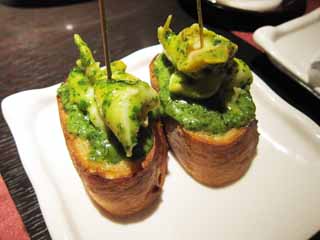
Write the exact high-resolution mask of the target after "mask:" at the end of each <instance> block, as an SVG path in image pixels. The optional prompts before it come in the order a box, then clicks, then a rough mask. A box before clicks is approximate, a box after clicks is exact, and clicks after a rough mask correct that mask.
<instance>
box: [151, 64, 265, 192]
mask: <svg viewBox="0 0 320 240" xmlns="http://www.w3.org/2000/svg"><path fill="white" fill-rule="evenodd" d="M154 61H155V58H154V59H153V61H152V62H151V64H150V78H151V86H152V87H153V88H154V89H155V90H157V91H159V83H158V79H157V77H156V75H155V74H154V65H153V62H154ZM163 123H164V127H165V131H166V135H167V140H168V143H169V145H170V148H171V149H172V151H173V153H174V155H175V157H176V159H177V160H178V162H179V163H180V164H181V165H182V167H183V168H184V169H185V170H186V171H187V172H188V173H189V174H190V175H191V176H192V177H193V178H194V179H196V180H197V181H199V182H200V183H202V184H205V185H207V186H211V187H222V186H225V185H228V184H231V183H233V182H235V181H236V180H238V179H240V178H241V177H242V176H243V175H244V174H245V173H246V171H247V170H248V169H249V167H250V164H251V162H252V159H253V157H254V156H255V153H256V147H257V144H258V137H259V134H258V131H257V121H256V120H252V121H251V122H250V123H249V124H248V125H247V126H246V127H242V128H239V129H236V128H233V129H231V130H229V131H228V132H226V133H225V134H223V135H215V136H212V135H207V134H205V133H203V132H195V131H189V130H187V129H185V128H183V127H182V126H181V125H180V124H179V123H178V122H176V121H175V120H173V119H172V118H169V117H167V118H165V119H164V120H163Z"/></svg>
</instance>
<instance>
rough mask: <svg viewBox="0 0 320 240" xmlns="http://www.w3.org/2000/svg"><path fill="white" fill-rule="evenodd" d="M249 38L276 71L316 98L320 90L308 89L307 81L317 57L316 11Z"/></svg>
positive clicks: (319, 22)
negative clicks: (266, 56)
mask: <svg viewBox="0 0 320 240" xmlns="http://www.w3.org/2000/svg"><path fill="white" fill-rule="evenodd" d="M253 38H254V41H255V42H256V43H257V44H258V45H259V46H260V47H262V48H263V49H264V50H265V51H266V54H267V55H268V56H269V58H270V60H271V62H273V63H274V64H275V66H276V67H278V68H279V69H280V70H282V71H284V72H285V73H287V74H288V75H289V76H291V77H292V78H293V79H294V80H296V81H298V83H300V84H301V85H302V86H303V87H305V88H306V89H308V90H309V91H310V92H311V93H313V94H314V95H315V96H317V97H318V98H320V87H313V86H311V85H310V83H309V77H308V71H309V68H310V66H311V64H312V62H313V61H315V59H317V58H319V57H320V8H317V9H316V10H314V11H312V12H311V13H308V14H306V15H304V16H302V17H299V18H296V19H294V20H291V21H289V22H286V23H283V24H281V25H279V26H276V27H272V26H265V27H261V28H259V29H257V30H256V31H255V32H254V34H253Z"/></svg>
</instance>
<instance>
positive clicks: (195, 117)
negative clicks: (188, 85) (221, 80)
mask: <svg viewBox="0 0 320 240" xmlns="http://www.w3.org/2000/svg"><path fill="white" fill-rule="evenodd" d="M173 72H174V67H173V65H172V64H171V63H170V62H169V60H168V59H167V58H166V56H165V55H164V54H161V55H159V56H158V57H157V59H156V60H155V62H154V73H155V75H156V76H157V79H158V81H159V86H160V93H159V95H160V101H161V107H162V109H161V110H162V114H163V115H165V116H168V117H171V118H173V119H175V120H176V121H177V122H179V123H180V124H181V125H182V126H183V127H184V128H186V129H189V130H192V131H202V132H205V133H207V134H212V135H213V134H223V133H225V132H227V131H228V130H230V129H231V128H240V127H243V126H246V125H247V124H248V123H249V122H250V121H251V120H252V119H254V118H255V105H254V102H253V100H252V97H251V95H250V92H249V90H248V89H247V88H243V89H242V88H238V89H237V90H236V91H234V90H227V88H225V90H224V89H223V88H222V90H220V92H219V93H218V94H216V95H214V96H213V97H211V98H209V99H206V100H201V101H195V100H192V99H186V98H178V97H175V96H172V95H171V94H170V92H169V90H168V85H169V79H170V76H171V74H173Z"/></svg>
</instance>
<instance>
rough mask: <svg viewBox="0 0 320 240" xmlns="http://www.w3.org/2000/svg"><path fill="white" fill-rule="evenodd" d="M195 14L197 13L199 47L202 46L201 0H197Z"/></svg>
mask: <svg viewBox="0 0 320 240" xmlns="http://www.w3.org/2000/svg"><path fill="white" fill-rule="evenodd" d="M197 14H198V23H199V35H200V48H202V47H203V18H202V6H201V0H197Z"/></svg>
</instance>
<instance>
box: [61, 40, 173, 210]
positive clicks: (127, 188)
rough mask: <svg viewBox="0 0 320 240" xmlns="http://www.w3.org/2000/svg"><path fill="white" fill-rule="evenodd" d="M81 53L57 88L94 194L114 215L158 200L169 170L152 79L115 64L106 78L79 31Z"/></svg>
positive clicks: (67, 130) (65, 124) (70, 139)
mask: <svg viewBox="0 0 320 240" xmlns="http://www.w3.org/2000/svg"><path fill="white" fill-rule="evenodd" d="M74 39H75V44H76V45H77V47H78V49H79V51H80V59H78V60H77V62H76V67H74V68H73V69H72V71H71V72H70V74H69V76H68V78H67V80H66V81H65V82H64V83H63V84H62V85H61V86H60V87H59V89H58V96H57V101H58V106H59V115H60V121H61V126H62V129H63V133H64V136H65V140H66V144H67V147H68V150H69V153H70V156H71V158H72V161H73V164H74V166H75V168H76V170H77V171H78V174H79V176H80V177H81V179H82V182H83V184H84V186H85V188H86V190H87V192H88V194H89V195H90V197H91V198H92V200H93V201H94V202H95V203H96V204H98V206H100V207H102V208H103V209H104V210H106V211H107V212H109V213H110V214H112V215H115V216H128V215H131V214H134V213H136V212H138V211H140V210H142V209H143V208H145V207H147V206H148V205H150V204H151V203H152V202H153V201H155V200H156V199H157V198H158V197H159V196H160V193H161V188H162V186H163V183H164V179H165V176H166V172H167V144H166V140H165V136H164V133H163V130H162V127H161V124H160V122H159V119H158V117H157V116H158V113H157V112H158V108H159V97H158V94H157V92H156V91H155V90H153V89H152V88H151V87H150V86H149V85H148V84H147V83H145V82H143V81H141V80H139V79H138V78H136V77H135V76H133V75H131V74H129V73H126V65H125V64H124V63H123V62H122V61H115V62H113V63H112V64H111V69H112V79H108V80H107V74H106V70H105V69H101V68H100V65H99V63H98V62H96V61H95V59H94V58H93V56H92V53H91V50H90V49H89V48H88V46H87V44H86V43H85V42H84V41H83V40H82V39H81V38H80V36H79V35H75V36H74Z"/></svg>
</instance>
